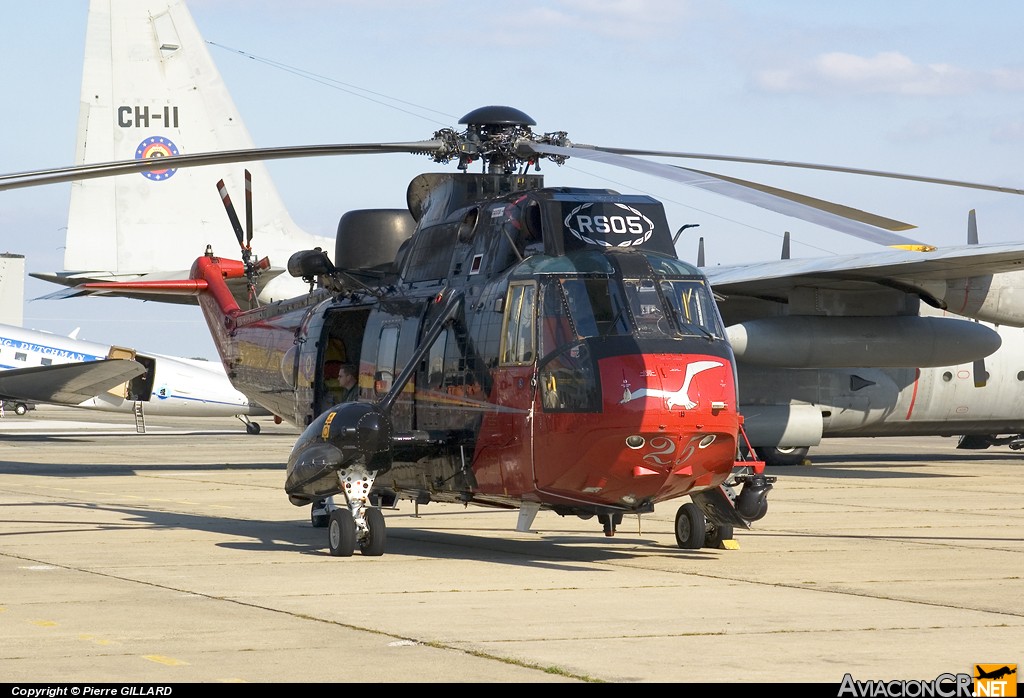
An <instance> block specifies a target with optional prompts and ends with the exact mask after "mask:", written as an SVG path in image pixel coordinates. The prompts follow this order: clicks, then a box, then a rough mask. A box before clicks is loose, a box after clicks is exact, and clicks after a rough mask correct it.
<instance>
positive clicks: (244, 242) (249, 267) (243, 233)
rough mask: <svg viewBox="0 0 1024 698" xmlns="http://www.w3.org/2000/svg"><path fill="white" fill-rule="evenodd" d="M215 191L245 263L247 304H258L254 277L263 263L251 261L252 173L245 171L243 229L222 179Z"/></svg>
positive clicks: (262, 266)
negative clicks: (247, 291) (247, 288)
mask: <svg viewBox="0 0 1024 698" xmlns="http://www.w3.org/2000/svg"><path fill="white" fill-rule="evenodd" d="M217 192H218V193H219V194H220V199H221V201H222V202H223V203H224V210H225V211H227V214H228V220H229V221H231V228H232V230H234V232H235V239H236V240H238V247H239V248H240V249H241V252H242V263H243V264H244V265H245V277H246V279H247V281H248V287H249V294H248V295H249V304H250V306H256V305H259V300H258V298H257V294H256V277H257V276H258V275H259V272H260V270H261V269H262V268H264V265H263V264H262V263H261V264H256V263H254V262H253V261H252V174H251V173H250V172H249V170H246V171H245V229H244V230H243V229H242V223H241V221H239V220H238V214H237V213H236V212H235V205H234V204H233V203H231V196H230V195H229V194H228V189H227V186H226V185H225V184H224V180H223V179H222V180H220V181H219V182H217Z"/></svg>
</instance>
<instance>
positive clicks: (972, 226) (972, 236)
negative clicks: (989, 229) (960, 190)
mask: <svg viewBox="0 0 1024 698" xmlns="http://www.w3.org/2000/svg"><path fill="white" fill-rule="evenodd" d="M967 244H968V245H977V244H978V214H977V213H976V212H975V210H974V209H973V208H972V209H971V210H970V211H968V212H967Z"/></svg>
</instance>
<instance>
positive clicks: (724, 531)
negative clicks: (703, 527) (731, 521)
mask: <svg viewBox="0 0 1024 698" xmlns="http://www.w3.org/2000/svg"><path fill="white" fill-rule="evenodd" d="M732 537H733V527H732V526H729V525H727V526H719V525H717V524H713V523H709V524H708V532H707V533H706V534H705V536H704V547H705V548H720V547H722V541H724V540H732Z"/></svg>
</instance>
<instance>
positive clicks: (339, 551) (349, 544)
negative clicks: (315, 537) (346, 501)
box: [327, 509, 356, 557]
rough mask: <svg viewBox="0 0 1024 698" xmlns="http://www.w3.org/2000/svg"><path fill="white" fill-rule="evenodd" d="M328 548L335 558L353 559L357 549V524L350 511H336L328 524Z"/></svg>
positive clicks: (332, 513)
mask: <svg viewBox="0 0 1024 698" xmlns="http://www.w3.org/2000/svg"><path fill="white" fill-rule="evenodd" d="M327 547H328V548H329V549H330V551H331V555H333V556H334V557H352V553H353V552H355V549H356V522H355V520H354V519H353V518H352V512H351V511H349V510H348V509H335V510H334V511H332V512H331V516H330V522H329V523H328V524H327Z"/></svg>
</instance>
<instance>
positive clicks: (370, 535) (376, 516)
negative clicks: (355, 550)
mask: <svg viewBox="0 0 1024 698" xmlns="http://www.w3.org/2000/svg"><path fill="white" fill-rule="evenodd" d="M363 520H364V521H365V522H366V535H364V536H363V538H362V540H360V541H359V552H361V553H362V554H363V555H383V554H384V543H385V541H386V540H387V536H388V533H387V526H386V524H385V523H384V513H383V512H382V511H381V510H380V509H378V508H377V507H370V508H369V509H366V510H365V511H364V512H363Z"/></svg>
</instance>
